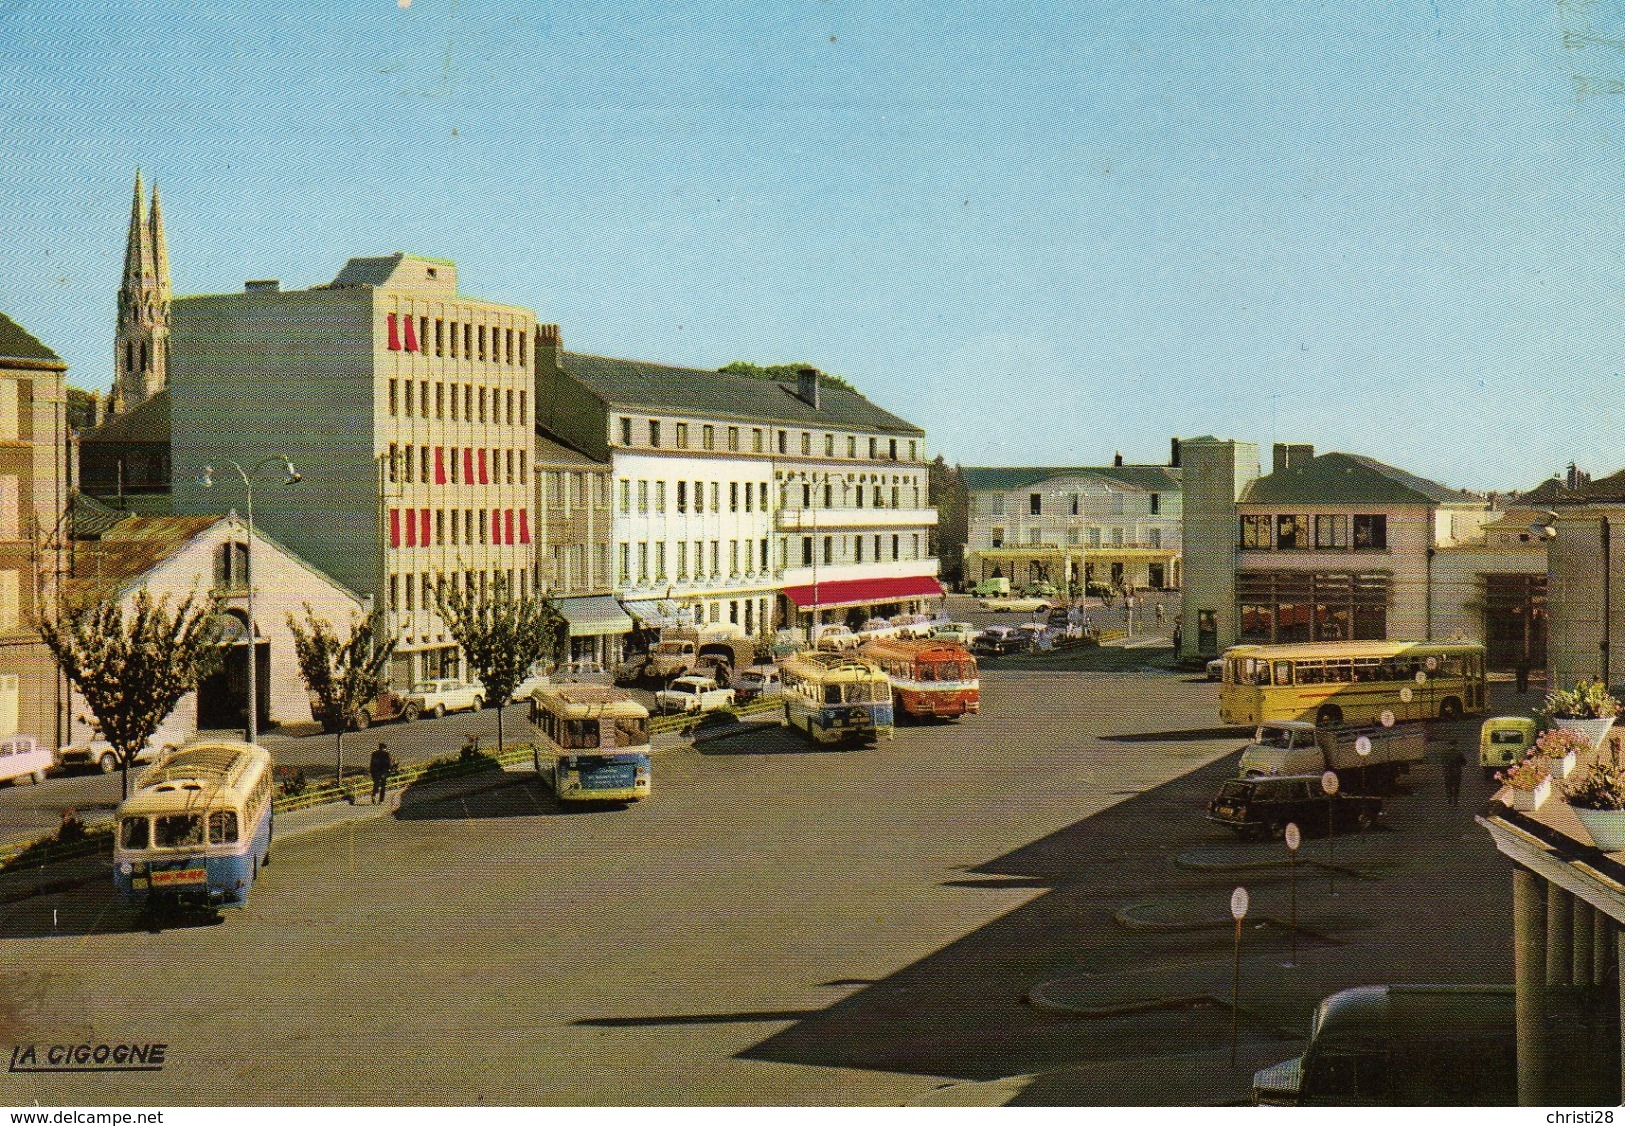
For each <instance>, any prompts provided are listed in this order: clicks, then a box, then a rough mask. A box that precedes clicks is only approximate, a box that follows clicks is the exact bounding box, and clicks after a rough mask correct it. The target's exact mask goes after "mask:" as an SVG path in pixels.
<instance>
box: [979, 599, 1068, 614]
mask: <svg viewBox="0 0 1625 1126" xmlns="http://www.w3.org/2000/svg"><path fill="white" fill-rule="evenodd" d="M1051 605H1052V602H1051V600H1050V599H1048V598H1027V597H1021V598H984V599H982V601H981V607H982V609H984V610H992V611H993V612H994V613H995V614H1004V613H1010V614H1032V613H1045V614H1047V613H1049V611H1050V606H1051Z"/></svg>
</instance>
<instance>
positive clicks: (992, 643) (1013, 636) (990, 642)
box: [970, 626, 1032, 657]
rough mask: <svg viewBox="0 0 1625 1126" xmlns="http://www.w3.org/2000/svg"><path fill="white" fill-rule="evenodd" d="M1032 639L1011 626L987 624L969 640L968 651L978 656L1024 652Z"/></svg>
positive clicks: (1028, 647) (1030, 645)
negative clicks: (986, 626) (985, 627)
mask: <svg viewBox="0 0 1625 1126" xmlns="http://www.w3.org/2000/svg"><path fill="white" fill-rule="evenodd" d="M1031 647H1032V639H1031V638H1029V637H1028V636H1027V635H1025V634H1023V633H1022V632H1021V631H1020V630H1018V629H1015V628H1014V627H1012V626H989V627H988V628H987V629H984V630H983V631H982V632H981V633H979V634H977V635H976V637H975V639H974V640H972V641H971V646H970V651H971V652H972V653H975V654H977V655H978V656H988V657H998V656H1002V655H1003V654H1005V653H1025V652H1026V651H1027V650H1028V649H1030V648H1031Z"/></svg>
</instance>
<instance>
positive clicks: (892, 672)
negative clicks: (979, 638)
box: [858, 638, 982, 719]
mask: <svg viewBox="0 0 1625 1126" xmlns="http://www.w3.org/2000/svg"><path fill="white" fill-rule="evenodd" d="M858 652H859V654H860V655H861V656H863V657H866V658H868V659H869V660H871V661H873V662H875V663H876V664H878V665H879V666H880V667H881V668H883V669H885V670H886V676H887V678H888V679H889V680H890V681H891V687H892V697H893V699H894V701H895V703H896V705H897V709H898V712H899V713H900V716H899V718H901V716H902V715H908V716H912V717H914V718H916V719H933V718H943V719H951V718H956V717H958V716H962V715H975V714H976V713H977V712H978V711H980V710H981V707H982V687H981V681H980V680H978V679H977V675H976V658H975V657H973V656H971V655H970V651H969V650H967V649H966V648H965V647H964V646H963V645H957V644H955V643H954V642H951V641H939V640H935V639H929V638H927V639H921V640H908V639H904V638H883V639H881V640H878V641H869V642H865V643H864V644H863V645H862V646H861V647H860V648H859V649H858Z"/></svg>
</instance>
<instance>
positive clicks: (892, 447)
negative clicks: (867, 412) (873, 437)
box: [886, 438, 897, 461]
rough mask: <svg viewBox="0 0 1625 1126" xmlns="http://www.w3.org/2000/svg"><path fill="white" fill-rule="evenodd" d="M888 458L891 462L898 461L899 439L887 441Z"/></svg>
mask: <svg viewBox="0 0 1625 1126" xmlns="http://www.w3.org/2000/svg"><path fill="white" fill-rule="evenodd" d="M886 458H887V460H889V461H896V460H897V439H896V438H888V439H887V440H886Z"/></svg>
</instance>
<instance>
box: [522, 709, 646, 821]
mask: <svg viewBox="0 0 1625 1126" xmlns="http://www.w3.org/2000/svg"><path fill="white" fill-rule="evenodd" d="M530 722H531V724H532V725H533V726H534V727H535V728H536V729H537V730H538V731H540V732H541V734H542V740H543V745H542V749H541V750H539V751H538V752H537V754H536V772H537V773H538V774H540V775H541V776H542V777H543V778H544V779H546V780H547V783H548V785H550V786H552V787H553V793H554V794H555V795H556V796H557V797H558V799H559V800H560V801H580V802H585V801H612V802H631V801H638V800H640V799H642V798H646V797H648V796H649V785H650V773H651V771H650V760H649V709H647V708H645V707H644V706H643V705H642V704H640V703H638V702H637V701H636V700H634V699H633V698H632V697H631V696H630V695H628V694H627V693H626V692H623V691H621V690H620V689H619V688H611V687H609V686H607V685H602V684H560V685H554V686H552V687H542V688H538V689H537V690H536V691H535V693H534V694H533V695H532V696H531V698H530Z"/></svg>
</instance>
